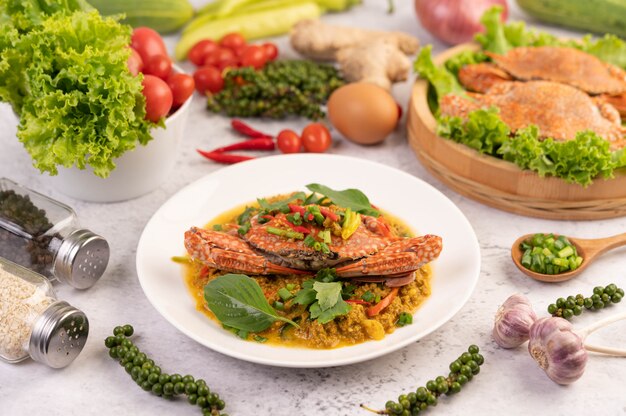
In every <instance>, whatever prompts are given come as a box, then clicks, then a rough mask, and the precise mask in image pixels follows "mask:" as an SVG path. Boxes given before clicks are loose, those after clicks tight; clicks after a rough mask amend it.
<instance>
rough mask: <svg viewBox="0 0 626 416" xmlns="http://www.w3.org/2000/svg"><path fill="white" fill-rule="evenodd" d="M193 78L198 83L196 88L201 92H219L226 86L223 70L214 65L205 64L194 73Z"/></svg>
mask: <svg viewBox="0 0 626 416" xmlns="http://www.w3.org/2000/svg"><path fill="white" fill-rule="evenodd" d="M193 80H194V81H195V83H196V90H198V92H199V93H200V94H205V95H206V94H207V93H209V92H210V93H213V94H215V93H218V92H220V91H221V90H222V88H224V78H222V71H220V70H219V69H217V68H214V67H212V66H205V67H202V68H200V69H198V70H197V71H196V72H194V74H193Z"/></svg>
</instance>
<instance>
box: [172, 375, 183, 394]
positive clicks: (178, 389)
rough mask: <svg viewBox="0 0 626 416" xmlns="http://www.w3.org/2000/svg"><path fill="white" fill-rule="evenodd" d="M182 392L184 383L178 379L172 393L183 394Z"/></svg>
mask: <svg viewBox="0 0 626 416" xmlns="http://www.w3.org/2000/svg"><path fill="white" fill-rule="evenodd" d="M172 378H173V377H172ZM184 392H185V383H183V382H182V381H179V382H177V383H175V384H174V393H176V394H183V393H184Z"/></svg>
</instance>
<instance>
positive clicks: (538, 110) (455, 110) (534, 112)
mask: <svg viewBox="0 0 626 416" xmlns="http://www.w3.org/2000/svg"><path fill="white" fill-rule="evenodd" d="M468 95H469V97H470V98H469V99H468V98H464V97H461V96H458V95H451V94H449V95H445V96H443V97H442V98H441V100H440V102H439V105H440V109H441V114H443V115H446V116H453V117H461V118H463V119H466V118H467V116H468V114H469V113H470V112H471V111H474V110H477V109H480V108H483V109H488V108H490V107H493V106H495V107H497V108H498V109H499V110H500V111H499V116H500V118H501V119H502V121H504V122H505V123H506V124H507V125H508V126H509V127H510V128H511V131H513V132H514V131H517V130H519V129H522V128H525V127H528V126H530V125H536V126H537V127H538V128H539V131H540V134H541V137H552V138H554V139H555V140H561V141H564V140H571V139H574V138H575V137H576V134H577V133H578V132H580V131H585V130H592V131H594V132H595V133H597V134H598V135H599V136H601V137H604V138H605V139H607V140H608V141H609V142H610V143H611V148H612V149H620V148H622V147H624V145H625V144H626V143H625V141H624V128H623V127H622V126H621V123H620V117H619V114H618V113H617V111H616V110H615V108H614V107H612V106H611V105H610V104H606V103H598V102H597V100H594V99H593V98H592V97H590V96H589V95H587V94H586V93H584V92H583V91H581V90H579V89H577V88H574V87H571V86H569V85H565V84H559V83H556V82H549V81H529V82H504V81H503V82H499V83H496V84H494V85H493V86H492V87H491V88H489V90H488V91H487V93H486V94H473V93H469V94H468Z"/></svg>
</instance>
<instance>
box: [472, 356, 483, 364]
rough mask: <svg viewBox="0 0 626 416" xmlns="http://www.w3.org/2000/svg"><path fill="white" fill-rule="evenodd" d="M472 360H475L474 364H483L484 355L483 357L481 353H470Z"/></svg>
mask: <svg viewBox="0 0 626 416" xmlns="http://www.w3.org/2000/svg"><path fill="white" fill-rule="evenodd" d="M472 360H474V361H476V364H478V365H483V363H484V362H485V357H483V356H482V354H479V353H476V354H472Z"/></svg>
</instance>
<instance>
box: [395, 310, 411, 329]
mask: <svg viewBox="0 0 626 416" xmlns="http://www.w3.org/2000/svg"><path fill="white" fill-rule="evenodd" d="M412 323H413V315H411V314H410V313H407V312H402V313H401V314H400V315H399V316H398V320H397V321H396V326H406V325H411V324H412Z"/></svg>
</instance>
